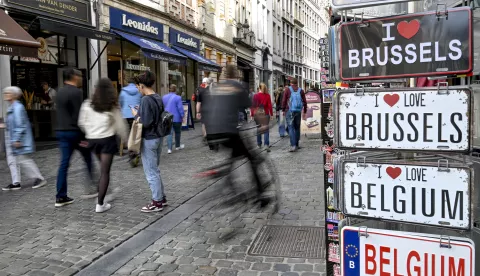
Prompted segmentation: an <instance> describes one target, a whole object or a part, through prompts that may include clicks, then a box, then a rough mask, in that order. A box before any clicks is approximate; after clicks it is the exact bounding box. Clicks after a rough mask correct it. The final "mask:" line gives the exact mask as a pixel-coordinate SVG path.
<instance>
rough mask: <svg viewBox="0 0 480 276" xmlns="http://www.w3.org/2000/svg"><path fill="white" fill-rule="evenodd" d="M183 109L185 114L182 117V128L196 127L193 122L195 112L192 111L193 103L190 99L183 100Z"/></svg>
mask: <svg viewBox="0 0 480 276" xmlns="http://www.w3.org/2000/svg"><path fill="white" fill-rule="evenodd" d="M183 111H184V114H185V115H184V116H183V119H182V129H184V130H185V129H187V130H188V129H189V128H195V125H194V124H193V112H192V103H191V101H190V100H187V101H183Z"/></svg>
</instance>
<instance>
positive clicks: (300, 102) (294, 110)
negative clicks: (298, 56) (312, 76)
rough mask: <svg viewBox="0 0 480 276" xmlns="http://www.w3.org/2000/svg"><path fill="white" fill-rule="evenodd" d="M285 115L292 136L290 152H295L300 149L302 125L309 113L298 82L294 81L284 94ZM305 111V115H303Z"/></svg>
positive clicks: (283, 107) (283, 106)
mask: <svg viewBox="0 0 480 276" xmlns="http://www.w3.org/2000/svg"><path fill="white" fill-rule="evenodd" d="M282 109H283V110H284V111H283V114H284V115H285V116H286V117H285V118H286V121H287V125H288V129H289V136H290V146H291V147H290V150H289V151H290V152H294V151H296V150H297V149H299V148H300V145H299V141H300V123H301V121H302V116H304V117H305V115H306V113H307V99H306V98H305V92H304V91H303V89H302V88H300V87H298V81H297V80H296V79H292V80H291V81H290V86H287V87H286V88H285V90H284V93H283V100H282ZM302 110H303V115H302Z"/></svg>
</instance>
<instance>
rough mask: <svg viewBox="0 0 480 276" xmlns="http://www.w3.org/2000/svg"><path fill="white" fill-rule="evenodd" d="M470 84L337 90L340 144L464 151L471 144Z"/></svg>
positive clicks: (358, 146) (378, 147)
mask: <svg viewBox="0 0 480 276" xmlns="http://www.w3.org/2000/svg"><path fill="white" fill-rule="evenodd" d="M470 95H471V91H470V90H469V89H453V88H450V89H448V90H447V89H444V90H437V89H425V90H422V89H420V90H419V89H417V90H411V89H392V90H387V91H385V90H383V91H373V90H368V91H366V92H365V93H358V91H357V93H355V92H354V91H353V90H348V91H345V92H344V91H340V92H339V93H338V96H337V99H336V102H335V108H336V112H335V113H336V126H335V127H336V131H338V133H337V134H338V135H336V139H337V144H338V147H339V148H343V149H364V150H411V151H413V150H414V151H442V152H446V151H455V152H467V151H469V149H470V147H471V143H470V136H471V135H470V130H471V120H470V117H471V116H470V110H471V108H470V106H471V104H470V103H471V97H470Z"/></svg>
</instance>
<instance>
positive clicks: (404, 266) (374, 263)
mask: <svg viewBox="0 0 480 276" xmlns="http://www.w3.org/2000/svg"><path fill="white" fill-rule="evenodd" d="M341 243H342V245H341V246H342V249H341V256H342V275H343V276H360V275H361V276H381V275H391V276H407V275H412V276H413V275H415V276H417V275H418V276H454V275H455V276H474V275H475V263H474V260H475V247H474V244H473V242H472V241H471V240H469V239H462V238H451V239H450V240H449V239H448V238H447V237H440V236H438V235H429V234H415V233H407V232H398V231H389V230H378V229H366V228H358V227H344V228H343V229H342V234H341Z"/></svg>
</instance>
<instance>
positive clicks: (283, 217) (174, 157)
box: [0, 127, 325, 276]
mask: <svg viewBox="0 0 480 276" xmlns="http://www.w3.org/2000/svg"><path fill="white" fill-rule="evenodd" d="M274 129H275V130H272V134H271V141H272V144H274V146H273V148H272V152H271V153H270V155H271V157H272V158H273V159H274V161H275V163H276V166H277V169H278V171H279V175H280V179H281V185H282V194H283V198H282V207H281V209H280V211H279V212H278V214H276V215H274V216H273V217H271V218H268V217H267V215H266V214H264V213H260V212H247V213H245V214H243V215H242V220H241V225H235V227H243V230H242V232H241V233H240V234H239V235H237V236H236V237H235V238H234V239H232V240H229V241H228V242H226V243H224V244H222V243H220V242H219V236H220V235H221V234H222V233H224V232H226V231H228V230H229V228H230V227H229V226H228V225H227V226H225V225H223V224H221V223H219V222H216V221H215V220H212V211H211V210H210V208H211V207H212V206H213V203H212V204H205V203H202V204H203V205H201V207H200V208H198V210H197V209H195V210H193V211H192V212H191V213H187V214H186V215H185V219H183V218H181V216H177V214H178V213H181V212H182V210H184V209H182V205H186V204H184V203H186V202H188V201H189V200H190V199H192V198H194V197H195V196H196V195H198V194H199V193H201V192H202V191H204V190H205V189H207V188H208V187H210V186H212V183H213V181H205V180H202V179H197V178H194V177H192V176H193V175H194V174H195V172H197V171H198V170H199V169H201V168H205V167H207V166H210V165H213V164H215V163H217V162H220V161H221V160H222V156H223V155H221V154H213V153H212V152H211V151H209V150H208V148H207V147H205V146H203V144H202V142H201V135H200V130H199V129H198V128H197V129H196V130H192V131H188V132H183V137H182V138H183V142H184V143H185V145H186V149H185V150H184V151H180V152H176V151H174V153H173V154H171V155H167V154H166V151H164V153H163V154H162V160H161V166H160V168H161V170H162V179H163V182H164V184H165V191H166V194H167V196H168V200H169V203H170V206H169V207H167V208H165V209H164V211H163V212H160V213H156V214H144V213H141V212H140V208H141V207H142V206H143V205H144V204H145V203H147V202H148V201H149V200H150V190H149V188H148V185H147V183H146V181H145V177H144V173H143V168H142V167H141V166H140V167H137V168H130V166H129V165H128V164H127V163H126V159H125V157H119V158H116V159H115V161H114V165H113V168H112V177H111V186H112V188H119V189H120V192H119V194H118V196H117V197H116V199H115V201H113V203H112V205H113V208H112V210H110V211H108V212H106V213H104V214H96V213H95V212H94V208H95V200H94V199H90V200H82V199H80V198H79V195H81V192H82V185H81V183H82V182H84V181H87V179H86V175H85V173H84V167H83V163H82V160H81V159H80V158H79V155H75V157H74V159H72V163H71V169H70V174H69V195H70V196H72V197H73V198H75V199H76V202H75V203H74V204H72V205H70V206H67V207H63V208H55V207H54V202H55V182H56V181H55V178H56V173H57V168H58V163H59V152H58V150H57V149H54V150H47V151H41V152H38V153H36V154H35V160H36V161H37V164H38V165H39V167H40V170H41V171H42V173H44V175H45V177H46V178H47V180H48V185H47V186H46V187H43V188H40V189H37V190H33V189H31V184H30V185H28V183H22V184H24V185H22V190H20V191H14V192H2V193H0V207H1V209H2V219H1V222H0V252H1V253H0V275H73V274H76V273H78V272H79V271H80V270H82V269H84V268H87V269H86V270H85V271H88V270H89V269H90V268H91V267H95V264H96V262H101V261H102V259H104V258H105V257H108V256H109V255H110V254H115V250H113V251H112V249H114V248H117V247H118V246H120V247H118V248H117V249H120V248H122V245H126V244H127V243H124V242H125V241H127V240H129V239H130V238H132V239H130V240H131V241H132V240H134V239H133V238H135V237H137V238H138V237H139V236H141V234H142V233H143V232H145V231H147V232H148V230H144V229H145V228H147V227H149V226H152V224H153V225H155V224H154V223H155V222H157V221H158V222H159V221H162V218H164V219H167V217H168V216H169V213H170V216H173V217H176V219H177V220H181V221H178V223H174V224H172V225H171V227H170V226H168V225H164V227H165V229H166V230H162V231H164V232H162V233H161V235H158V236H155V237H156V238H155V239H153V240H147V241H145V242H143V244H148V246H146V247H145V249H141V250H140V249H138V248H137V249H135V248H132V250H131V251H130V252H125V254H131V252H137V253H138V254H136V253H135V254H136V256H132V257H133V259H132V258H129V259H128V260H127V262H125V263H121V262H120V261H118V262H117V263H116V264H115V265H114V267H117V268H115V270H113V271H112V273H114V275H143V276H145V275H166V276H168V275H183V276H185V275H238V276H247V275H252V276H254V275H264V276H270V275H271V276H274V275H292V276H293V275H305V276H307V275H312V276H313V275H323V273H324V272H325V264H324V260H321V259H300V258H277V257H275V258H273V257H259V256H255V257H254V256H248V254H246V252H247V250H248V246H249V245H250V244H251V243H252V241H253V240H254V238H255V236H256V234H257V233H258V231H259V230H260V229H261V228H262V226H263V225H266V224H270V225H272V224H273V225H298V226H323V221H324V210H323V183H322V165H321V164H322V163H321V162H322V160H321V154H320V150H319V144H320V142H319V140H312V141H308V140H305V141H303V143H302V144H303V148H302V149H301V150H300V151H299V152H297V153H288V152H287V148H288V139H282V140H280V138H279V137H278V133H276V127H275V128H274ZM243 170H245V173H243ZM246 172H247V170H246V166H245V165H243V166H241V167H240V168H239V169H238V170H237V172H236V173H239V174H241V175H246ZM0 176H1V177H2V179H4V181H3V183H2V185H3V184H5V185H6V184H8V183H9V181H10V175H9V173H8V168H7V166H6V162H5V161H4V160H2V161H0ZM196 204H199V202H197V203H196ZM172 211H173V212H172ZM176 212H177V213H176ZM142 230H143V231H142ZM143 234H144V233H143ZM102 256H104V258H101V257H102ZM99 258H100V259H99ZM124 258H126V257H125V256H124ZM97 259H98V260H97ZM92 262H93V264H92ZM89 265H91V267H87V266H89ZM112 265H113V264H112ZM107 266H108V264H107ZM107 270H108V269H107ZM92 271H94V270H92ZM82 273H83V271H82ZM82 273H80V274H82ZM88 275H102V276H103V275H106V274H104V273H97V274H96V273H93V274H92V273H90V274H88Z"/></svg>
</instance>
